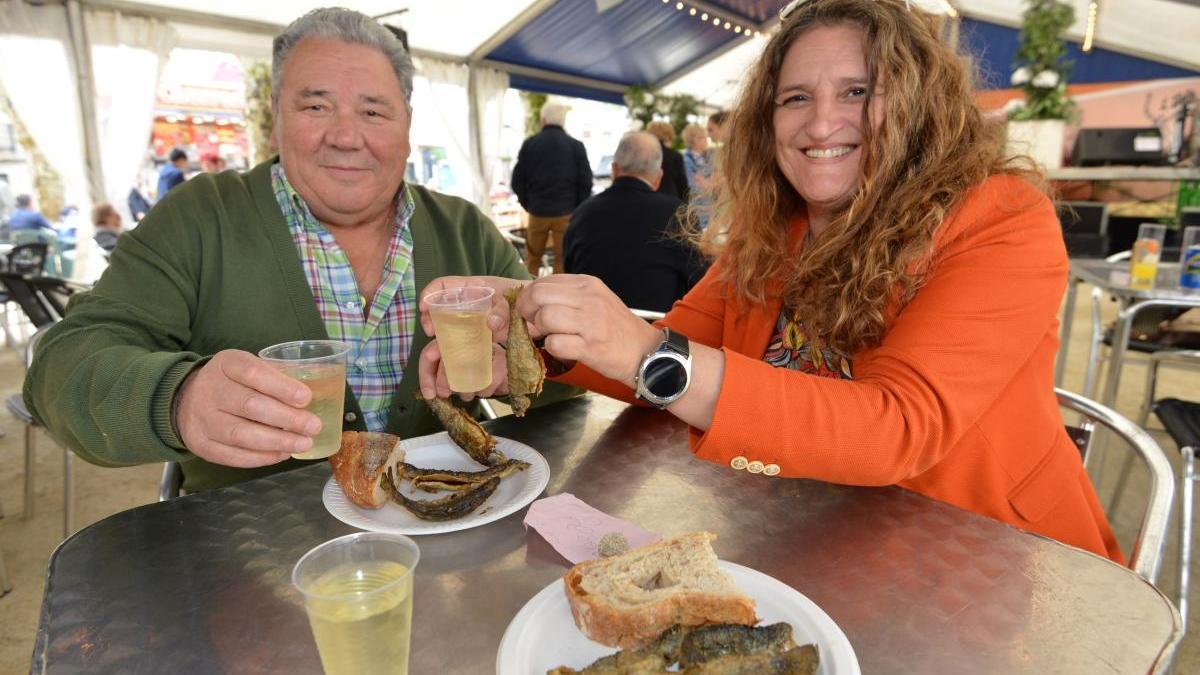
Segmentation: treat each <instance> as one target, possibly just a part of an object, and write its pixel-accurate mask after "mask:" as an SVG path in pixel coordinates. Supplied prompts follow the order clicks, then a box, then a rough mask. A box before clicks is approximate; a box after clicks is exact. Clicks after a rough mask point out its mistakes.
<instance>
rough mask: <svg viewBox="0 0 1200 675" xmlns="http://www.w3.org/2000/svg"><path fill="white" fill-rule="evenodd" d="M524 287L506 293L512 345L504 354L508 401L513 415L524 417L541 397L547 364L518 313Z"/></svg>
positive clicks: (517, 287) (509, 337) (509, 338)
mask: <svg viewBox="0 0 1200 675" xmlns="http://www.w3.org/2000/svg"><path fill="white" fill-rule="evenodd" d="M524 288H525V287H524V286H515V287H513V288H510V289H509V290H508V291H506V292H505V293H504V298H505V299H506V300H508V345H507V346H506V348H505V350H504V358H505V362H506V363H507V364H508V397H509V404H510V405H512V409H513V414H514V415H516V416H517V417H524V416H525V411H526V410H529V406H530V403H531V401H530V397H532V396H540V395H541V393H542V384H543V383H545V381H546V362H545V361H544V360H543V359H542V352H541V350H539V349H538V348H537V347H536V346H534V344H533V338H532V337H530V336H529V327H528V326H526V325H525V318H524V317H522V316H521V314H520V313H519V312H517V297H518V296H519V295H520V294H521V290H522V289H524Z"/></svg>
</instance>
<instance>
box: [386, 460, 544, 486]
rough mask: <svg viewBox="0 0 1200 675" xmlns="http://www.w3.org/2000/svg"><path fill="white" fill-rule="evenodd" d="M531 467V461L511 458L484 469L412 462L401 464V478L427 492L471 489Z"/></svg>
mask: <svg viewBox="0 0 1200 675" xmlns="http://www.w3.org/2000/svg"><path fill="white" fill-rule="evenodd" d="M528 468H529V462H522V461H521V460H519V459H509V460H506V461H504V462H502V463H500V464H497V465H495V466H492V467H488V468H487V469H484V470H483V471H454V470H451V469H422V468H420V467H415V466H413V465H412V464H408V463H403V464H401V465H400V478H401V479H406V480H409V481H412V485H413V487H414V488H416V489H418V490H424V491H425V492H437V491H439V490H449V491H453V492H457V491H460V490H466V489H469V488H471V487H473V486H475V485H478V484H479V483H482V482H484V481H486V480H488V479H489V478H492V477H497V478H507V477H509V476H511V475H512V474H514V473H516V472H518V471H524V470H525V469H528Z"/></svg>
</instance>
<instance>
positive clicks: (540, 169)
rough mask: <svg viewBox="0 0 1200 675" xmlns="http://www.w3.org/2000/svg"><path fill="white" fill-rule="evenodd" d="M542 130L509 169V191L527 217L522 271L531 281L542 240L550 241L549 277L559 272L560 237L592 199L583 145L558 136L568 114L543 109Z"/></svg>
mask: <svg viewBox="0 0 1200 675" xmlns="http://www.w3.org/2000/svg"><path fill="white" fill-rule="evenodd" d="M541 117H542V130H541V131H539V132H538V133H536V134H534V135H532V136H530V137H529V138H527V139H525V142H524V143H522V144H521V152H520V153H519V154H518V155H517V165H516V166H515V167H513V175H512V189H513V192H514V193H516V195H517V199H518V200H520V202H521V206H522V207H524V208H525V210H526V211H528V212H529V227H528V228H527V229H526V232H525V266H526V267H527V268H529V273H530V274H532V275H533V276H534V277H536V276H537V275H538V270H539V269H541V266H542V254H543V253H545V252H546V239H547V237H548V236H549V235H550V234H553V235H554V241H553V245H554V271H555V272H562V270H563V266H562V259H563V234H564V233H565V232H566V230H567V223H568V222H569V221H570V219H571V212H572V211H574V210H575V207H576V206H579V204H580V203H581V202H583V200H585V199H587V198H588V197H589V196H590V195H591V194H592V168H591V167H590V166H588V159H587V151H586V150H584V148H583V143H580V142H579V141H577V140H575V139H574V138H571V137H570V136H569V135H568V134H567V132H566V131H564V130H563V124H564V123H565V122H566V119H567V109H566V108H565V107H563V106H561V105H558V104H556V103H548V104H546V105H545V106H543V107H542V115H541Z"/></svg>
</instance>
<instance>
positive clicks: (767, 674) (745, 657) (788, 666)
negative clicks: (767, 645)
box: [680, 645, 820, 675]
mask: <svg viewBox="0 0 1200 675" xmlns="http://www.w3.org/2000/svg"><path fill="white" fill-rule="evenodd" d="M819 665H820V659H819V658H818V655H817V648H816V646H815V645H804V646H803V647H793V648H791V649H789V650H787V651H785V652H772V651H765V652H758V653H756V654H723V655H721V656H718V657H716V658H714V659H712V660H711V661H705V662H704V663H698V664H696V665H693V666H691V667H689V668H684V669H682V670H681V671H680V672H681V673H683V674H684V675H816V672H817V666H819Z"/></svg>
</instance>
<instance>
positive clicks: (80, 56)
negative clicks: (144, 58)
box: [66, 0, 108, 279]
mask: <svg viewBox="0 0 1200 675" xmlns="http://www.w3.org/2000/svg"><path fill="white" fill-rule="evenodd" d="M66 9H67V32H68V34H69V35H70V38H71V44H70V45H69V49H68V50H67V52H68V55H69V56H70V60H71V65H72V66H73V67H74V68H75V83H76V91H77V92H78V98H79V116H80V123H81V124H82V126H83V166H84V170H85V172H86V175H85V180H86V182H87V187H88V197H89V198H90V199H91V201H92V205H93V206H95V205H96V204H101V203H104V202H107V201H108V197H107V196H105V193H104V169H103V166H102V164H101V163H100V134H99V130H98V129H97V126H96V82H95V80H94V79H93V75H92V45H91V41H90V40H88V36H87V27H86V26H85V25H84V21H83V10H82V8H80V6H79V0H67V3H66ZM80 215H81V216H83V217H82V218H79V227H78V231H77V232H76V233H75V264H74V269H72V271H71V277H72V278H75V279H89V278H91V276H92V271H91V270H89V269H88V267H89V265H88V259H89V257H90V255H91V252H92V246H93V245H94V244H93V242H92V235H93V233H94V226H93V224H92V218H91V213H90V210H85V213H83V214H80Z"/></svg>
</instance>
